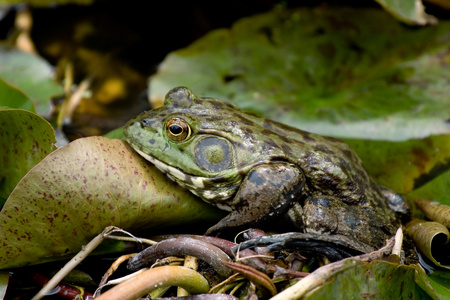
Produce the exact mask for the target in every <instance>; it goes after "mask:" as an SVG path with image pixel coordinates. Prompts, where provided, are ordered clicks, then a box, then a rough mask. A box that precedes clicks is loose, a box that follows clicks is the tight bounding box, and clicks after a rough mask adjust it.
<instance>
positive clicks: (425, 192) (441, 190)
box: [408, 170, 450, 205]
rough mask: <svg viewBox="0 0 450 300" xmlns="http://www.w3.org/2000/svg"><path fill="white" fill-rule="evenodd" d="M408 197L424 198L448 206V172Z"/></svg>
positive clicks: (449, 172) (449, 186)
mask: <svg viewBox="0 0 450 300" xmlns="http://www.w3.org/2000/svg"><path fill="white" fill-rule="evenodd" d="M408 197H410V198H412V199H415V198H424V199H428V200H431V201H437V202H439V203H440V204H445V205H450V170H448V171H447V172H445V173H443V174H441V175H440V176H437V177H436V178H435V179H434V180H432V181H430V182H428V183H427V184H425V185H423V186H421V187H420V188H418V189H416V190H414V191H412V192H411V193H409V194H408Z"/></svg>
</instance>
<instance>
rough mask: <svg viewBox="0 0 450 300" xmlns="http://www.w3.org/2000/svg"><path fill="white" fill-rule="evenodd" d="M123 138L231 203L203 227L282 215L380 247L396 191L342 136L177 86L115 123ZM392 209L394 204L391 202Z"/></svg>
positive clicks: (389, 231) (186, 183) (399, 202)
mask: <svg viewBox="0 0 450 300" xmlns="http://www.w3.org/2000/svg"><path fill="white" fill-rule="evenodd" d="M124 134H125V137H126V138H127V140H128V142H129V144H130V145H131V146H132V147H133V148H134V149H135V150H136V151H137V152H138V153H139V154H140V155H141V156H143V157H144V158H145V159H147V160H148V161H150V162H151V163H153V164H154V165H155V166H156V167H157V168H158V169H160V170H161V171H162V172H164V173H165V174H166V175H167V176H168V177H169V178H171V179H172V180H174V181H176V182H177V183H178V184H180V185H181V186H183V187H185V188H187V189H188V190H190V191H191V192H192V193H194V194H195V195H197V196H198V197H200V198H201V199H203V200H204V201H206V202H207V203H210V204H212V205H215V206H216V207H218V208H220V209H222V210H226V211H229V212H230V213H229V214H228V215H227V216H226V217H225V218H223V219H222V220H221V221H219V222H218V223H217V224H216V225H214V226H212V227H211V228H209V229H208V231H207V232H206V234H216V233H219V232H221V231H225V230H227V229H240V228H244V227H249V226H255V225H258V224H261V223H264V222H267V221H269V220H273V219H275V218H277V217H280V216H286V217H287V218H288V219H290V220H291V221H292V222H293V223H295V224H296V226H297V229H298V230H299V231H301V232H305V233H316V234H331V235H344V236H346V237H350V238H352V239H355V240H357V241H359V242H361V243H365V244H367V245H370V246H373V247H376V248H378V247H381V246H382V245H383V244H384V243H385V240H386V239H387V238H389V237H390V236H392V235H393V234H394V233H395V231H396V229H397V228H398V226H399V225H400V220H399V216H398V215H397V214H396V212H395V211H398V212H400V213H403V212H404V211H405V210H406V209H407V208H406V204H405V202H404V201H403V198H402V197H401V196H399V195H398V194H395V193H394V192H392V191H390V190H388V189H386V188H384V187H381V186H379V185H378V184H376V183H374V182H373V181H372V180H371V178H370V177H369V175H368V174H367V172H366V171H365V169H364V168H363V165H362V162H361V160H360V159H359V158H358V156H357V155H356V154H355V152H354V151H353V150H352V149H351V148H350V147H349V146H348V145H347V144H346V143H344V142H343V141H340V140H338V139H335V138H331V137H325V136H321V135H318V134H313V133H310V132H306V131H302V130H299V129H296V128H293V127H289V126H287V125H284V124H281V123H278V122H275V121H271V120H268V119H265V118H262V117H259V116H255V115H252V114H249V113H246V112H244V111H241V110H240V109H238V108H237V107H236V106H235V105H233V104H232V103H230V102H227V101H221V100H217V99H213V98H207V97H197V96H196V95H194V94H193V92H192V91H191V90H189V89H188V88H186V87H177V88H174V89H172V90H171V91H169V92H168V93H167V95H166V98H165V101H164V106H162V107H160V108H158V109H154V110H151V111H148V112H144V113H142V114H140V115H138V116H137V117H135V118H134V119H132V120H130V121H129V122H128V123H127V124H126V125H125V127H124ZM394 210H395V211H394Z"/></svg>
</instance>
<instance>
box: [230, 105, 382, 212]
mask: <svg viewBox="0 0 450 300" xmlns="http://www.w3.org/2000/svg"><path fill="white" fill-rule="evenodd" d="M238 117H239V119H240V120H241V122H240V124H241V125H240V126H243V127H242V128H241V130H242V131H245V132H248V131H252V132H253V135H254V136H253V137H247V139H249V140H252V142H253V143H256V144H254V147H255V148H256V149H252V151H256V152H258V153H261V155H262V156H263V157H265V159H266V160H287V161H289V162H291V163H293V164H295V165H297V166H299V167H300V168H301V169H302V171H303V172H304V174H305V177H306V180H307V188H308V189H309V192H310V193H311V194H321V195H328V196H334V197H336V198H338V199H341V200H342V201H344V202H347V203H354V204H356V203H358V204H366V203H368V202H372V201H375V202H378V203H377V204H378V205H380V206H381V207H384V206H385V203H384V199H383V197H381V194H380V193H379V192H378V189H377V186H376V184H375V183H374V182H373V181H372V180H371V179H370V177H369V176H368V174H367V172H366V171H365V169H364V167H363V165H362V161H361V160H360V158H359V157H358V156H357V155H356V153H355V152H354V151H353V150H352V149H351V148H350V146H349V145H348V144H347V143H345V142H343V141H341V140H338V139H335V138H331V137H325V136H321V135H318V134H313V133H310V132H307V131H303V130H300V129H296V128H293V127H290V126H287V125H284V124H282V123H278V122H275V121H271V120H267V119H264V118H260V117H257V116H253V115H251V114H247V113H242V112H239V114H238ZM246 126H247V129H245V128H246Z"/></svg>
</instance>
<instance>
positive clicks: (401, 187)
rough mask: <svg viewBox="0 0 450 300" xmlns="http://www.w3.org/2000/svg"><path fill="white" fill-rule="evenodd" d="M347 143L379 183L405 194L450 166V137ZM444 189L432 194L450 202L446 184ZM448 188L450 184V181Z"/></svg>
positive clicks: (350, 141) (353, 141) (432, 189)
mask: <svg viewBox="0 0 450 300" xmlns="http://www.w3.org/2000/svg"><path fill="white" fill-rule="evenodd" d="M345 141H346V142H347V143H348V144H349V145H350V146H351V147H352V148H353V149H354V150H355V151H356V153H358V156H359V157H360V158H361V159H362V160H363V161H364V166H365V167H366V169H367V171H368V172H369V173H370V175H371V176H372V177H373V178H374V179H375V181H376V182H378V183H380V184H382V185H385V186H387V187H389V188H391V189H393V190H395V191H396V192H398V193H401V194H406V193H409V192H411V191H413V190H415V189H417V188H419V187H421V186H422V185H423V184H425V183H426V182H428V181H429V180H431V179H433V178H434V177H435V176H437V175H439V174H440V173H441V172H442V171H443V170H445V169H446V168H448V166H449V165H450V135H440V136H431V137H428V138H425V139H413V140H409V141H404V142H386V141H370V140H353V139H352V140H348V139H346V140H345ZM436 179H437V178H436ZM436 179H434V180H436ZM434 180H433V181H434ZM437 180H440V179H437ZM435 184H438V183H437V182H436V183H435ZM440 185H441V188H439V189H436V188H435V187H434V188H431V189H428V190H429V191H430V192H432V193H434V194H435V196H438V195H437V194H438V193H439V198H443V197H444V198H447V199H448V197H450V195H449V189H448V188H446V187H445V186H444V185H445V183H442V184H440ZM448 186H450V181H447V187H448ZM413 195H414V193H413ZM415 195H416V196H417V195H418V194H415ZM428 195H429V194H422V196H419V197H422V198H427V197H426V196H428ZM439 198H438V199H439ZM429 199H433V200H438V199H436V198H429ZM447 203H450V201H449V202H447Z"/></svg>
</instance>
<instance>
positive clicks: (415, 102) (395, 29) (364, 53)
mask: <svg viewBox="0 0 450 300" xmlns="http://www.w3.org/2000/svg"><path fill="white" fill-rule="evenodd" d="M449 49H450V22H449V21H442V22H440V23H439V25H438V26H428V27H424V28H420V29H417V28H408V27H405V26H403V25H402V24H400V23H399V22H397V21H396V20H395V19H393V18H392V17H391V16H389V15H388V14H387V13H386V12H384V11H383V10H381V9H363V8H357V9H356V8H355V9H352V8H337V7H332V8H330V7H320V8H313V9H296V10H276V11H272V12H270V13H266V14H262V15H257V16H254V17H249V18H245V19H241V20H239V21H238V22H236V24H235V25H234V26H233V27H232V28H231V29H229V30H228V29H221V30H216V31H213V32H211V33H209V34H208V35H206V36H205V37H203V38H201V39H200V40H198V41H197V42H195V43H193V44H192V45H190V46H189V47H187V48H185V49H181V50H178V51H175V52H172V53H171V54H169V55H168V56H167V57H166V59H165V60H164V61H163V63H162V64H161V66H160V68H159V70H158V72H157V74H155V75H154V76H152V77H151V78H150V89H149V91H150V98H151V99H152V100H153V101H156V102H157V101H158V100H162V99H163V98H164V95H165V93H167V91H168V90H169V89H171V88H173V87H175V86H179V85H184V86H188V87H189V88H191V89H192V90H193V91H194V93H196V94H198V95H201V96H209V97H216V98H222V99H228V100H232V101H234V102H235V103H236V104H237V105H238V106H240V107H241V108H244V109H247V110H251V111H254V112H258V113H261V114H263V115H264V116H266V117H269V118H271V119H276V120H279V121H282V122H283V123H286V124H289V125H292V126H295V127H299V128H302V129H305V130H308V131H313V132H316V133H319V134H324V135H332V136H337V137H347V138H363V139H376V140H394V141H404V140H408V139H412V138H416V139H418V138H424V137H428V136H430V135H438V134H447V133H449V132H450V124H449V123H448V122H447V120H448V111H450V101H448V95H449V94H450V85H449V84H448V81H449V80H450V62H449V60H448V59H447V57H448V55H449V51H450V50H449Z"/></svg>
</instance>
